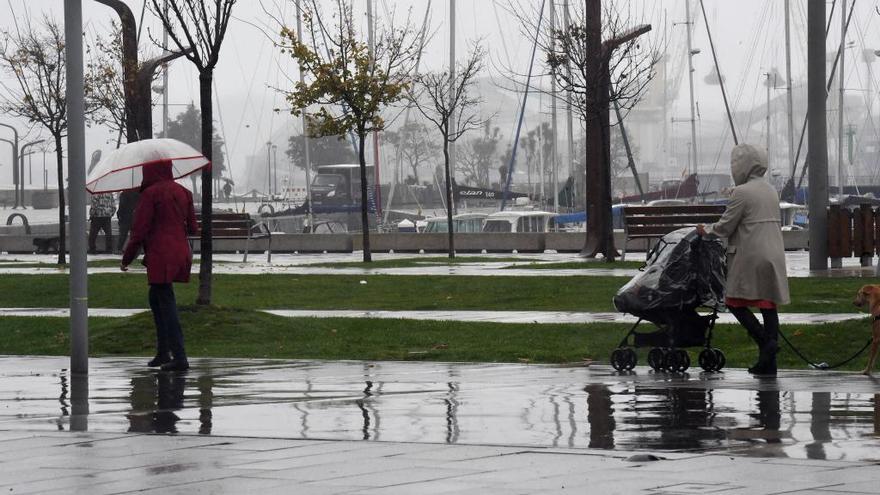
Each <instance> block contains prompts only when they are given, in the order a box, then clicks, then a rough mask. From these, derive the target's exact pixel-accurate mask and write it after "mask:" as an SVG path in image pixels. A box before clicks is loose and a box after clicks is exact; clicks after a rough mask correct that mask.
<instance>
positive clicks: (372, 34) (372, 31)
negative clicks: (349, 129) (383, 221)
mask: <svg viewBox="0 0 880 495" xmlns="http://www.w3.org/2000/svg"><path fill="white" fill-rule="evenodd" d="M374 15H375V12H373V0H367V32H368V41H369V46H370V63H371V64H374V63H376V60H375V58H376V51H375V50H376V40H375V36H376V33H375V26H374V21H373V16H374ZM373 172H374V176H375V181H376V184H375V186H374V187H375V191H376V194H375V200H376V215H377V217H378V218H381V215H382V182H381V175H380V174H379V131H375V130H374V131H373Z"/></svg>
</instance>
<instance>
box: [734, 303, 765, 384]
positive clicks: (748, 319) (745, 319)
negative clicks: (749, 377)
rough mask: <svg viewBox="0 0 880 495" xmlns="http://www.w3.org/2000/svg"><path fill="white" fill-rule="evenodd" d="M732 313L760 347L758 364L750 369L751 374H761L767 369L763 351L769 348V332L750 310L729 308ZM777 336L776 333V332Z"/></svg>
mask: <svg viewBox="0 0 880 495" xmlns="http://www.w3.org/2000/svg"><path fill="white" fill-rule="evenodd" d="M728 309H729V310H730V313H731V314H732V315H733V316H735V317H736V319H737V320H738V321H739V323H740V325H742V326H743V327H744V328H745V329H746V332H748V334H749V337H751V338H752V340H754V341H755V344H756V345H757V346H758V362H756V363H755V364H754V365H753V366H752V367H750V368H749V370H748V371H749V373H752V374H759V373H761V371H763V370H764V369H765V368H767V363H766V359H765V358H766V356H765V355H764V353H763V352H762V350H763V349H764V348H765V347H766V348H767V349H769V347H768V342H767V332H765V330H764V327H763V326H762V325H761V323H760V322H759V321H758V318H756V317H755V315H754V313H752V311H751V310H750V309H749V308H728ZM774 335H775V332H774Z"/></svg>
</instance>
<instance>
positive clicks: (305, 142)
mask: <svg viewBox="0 0 880 495" xmlns="http://www.w3.org/2000/svg"><path fill="white" fill-rule="evenodd" d="M301 1H302V0H296V37H297V38H298V39H302V6H301V4H300V2H301ZM304 81H305V72H304V71H303V68H302V66H300V67H299V82H300V83H303V82H304ZM302 133H303V149H304V151H305V160H306V163H305V169H306V204H308V212H307V213H306V220H307V221H308V222H309V232H311V231H312V228H313V226H314V225H315V224H314V222H313V221H312V220H313V218H312V173H311V172H312V160H311V156H310V153H309V131H308V122H307V120H306V112H303V113H302Z"/></svg>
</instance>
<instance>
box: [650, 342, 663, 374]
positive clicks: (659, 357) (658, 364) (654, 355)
mask: <svg viewBox="0 0 880 495" xmlns="http://www.w3.org/2000/svg"><path fill="white" fill-rule="evenodd" d="M666 361H667V353H666V349H664V348H662V347H655V348H653V349H651V350H650V351H649V352H648V366H650V367H651V369H652V370H654V371H663V370H665V369H666V366H667V362H666Z"/></svg>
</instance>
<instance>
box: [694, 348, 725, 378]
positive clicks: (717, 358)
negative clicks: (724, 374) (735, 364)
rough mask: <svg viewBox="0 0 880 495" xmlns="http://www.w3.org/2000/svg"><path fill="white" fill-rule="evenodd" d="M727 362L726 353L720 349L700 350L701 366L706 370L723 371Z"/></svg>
mask: <svg viewBox="0 0 880 495" xmlns="http://www.w3.org/2000/svg"><path fill="white" fill-rule="evenodd" d="M726 363H727V359H726V358H725V357H724V353H723V352H721V350H720V349H715V348H706V349H703V350H702V351H700V367H701V368H703V369H704V370H705V371H708V372H710V373H711V372H714V371H721V368H723V367H724V365H725V364H726Z"/></svg>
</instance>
